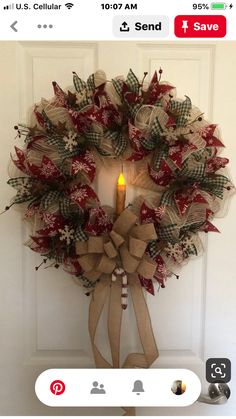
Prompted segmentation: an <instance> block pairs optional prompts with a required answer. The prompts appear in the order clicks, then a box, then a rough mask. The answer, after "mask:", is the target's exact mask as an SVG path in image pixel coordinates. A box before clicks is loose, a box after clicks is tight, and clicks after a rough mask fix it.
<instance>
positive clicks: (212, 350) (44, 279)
mask: <svg viewBox="0 0 236 419" xmlns="http://www.w3.org/2000/svg"><path fill="white" fill-rule="evenodd" d="M0 56H1V66H0V139H1V154H0V158H1V162H0V163H1V164H0V171H1V178H0V179H1V188H0V193H1V206H2V207H4V206H5V205H7V203H8V202H9V199H10V197H11V196H12V190H11V189H10V188H9V187H8V186H7V185H6V181H7V177H8V176H7V166H8V160H9V153H10V151H12V149H13V146H14V144H15V139H14V130H13V126H14V124H15V123H16V122H17V121H24V120H25V116H26V112H27V110H28V108H29V106H30V105H31V104H32V103H33V102H37V101H38V100H40V98H41V97H46V98H47V97H50V96H51V92H52V90H51V81H52V80H56V81H57V82H58V83H59V84H60V85H61V86H62V87H63V86H68V85H70V84H71V75H72V71H77V72H78V73H79V74H80V75H81V76H82V77H86V76H87V75H89V74H90V73H92V72H94V70H95V69H97V68H103V69H105V70H106V72H107V76H108V78H109V77H112V76H114V75H119V74H126V73H127V72H128V70H129V68H130V67H131V68H132V69H133V70H134V72H135V73H136V74H139V75H140V76H141V75H142V74H143V72H144V71H148V72H149V74H151V73H152V72H153V71H154V69H155V68H157V69H158V68H159V67H160V66H161V67H162V68H163V70H164V79H166V80H168V81H171V82H172V83H173V84H175V85H176V86H177V87H178V95H179V96H184V95H185V94H186V95H189V96H190V97H191V98H192V101H193V103H194V104H195V105H197V106H199V107H200V109H202V110H204V111H205V113H206V116H207V117H208V118H209V119H211V120H213V121H214V122H217V123H219V124H220V126H221V129H222V133H223V138H224V141H225V143H226V145H227V149H226V153H225V154H226V156H228V157H230V158H231V165H230V170H231V174H232V177H233V178H234V180H235V181H236V160H235V159H236V157H235V156H236V141H235V132H236V118H235V97H236V83H235V68H236V43H232V42H231V43H230V42H229V43H212V42H211V43H204V44H203V43H195V42H194V43H183V44H178V43H156V42H113V43H112V42H99V43H97V42H94V43H92V42H91V43H90V42H74V43H73V42H72V43H63V42H60V43H51V42H49V43H47V42H34V43H31V42H29V43H28V42H27V43H26V42H24V43H15V42H1V43H0ZM110 174H111V173H109V182H110V184H111V185H115V178H116V176H117V173H115V171H114V173H113V174H112V175H111V177H110ZM105 175H106V174H104V173H103V176H105ZM106 181H107V178H106ZM108 190H109V191H108ZM98 192H99V196H100V198H102V199H103V202H104V203H111V202H112V193H111V190H110V189H109V188H106V187H105V188H104V183H103V182H102V179H100V182H99V185H98ZM110 193H111V194H110ZM133 193H134V192H133V190H132V189H131V188H130V197H132V194H133ZM235 210H236V201H235V199H233V200H232V202H231V205H230V209H229V212H228V215H227V217H226V218H222V219H219V220H217V222H216V223H215V224H216V225H217V227H218V228H219V229H220V230H221V231H222V233H221V234H213V233H212V234H211V235H209V239H208V243H206V242H205V244H204V245H205V248H206V252H205V254H204V256H203V257H201V258H198V259H197V260H195V261H192V262H191V263H189V264H188V265H187V266H186V267H185V268H184V269H183V270H182V272H181V278H180V279H179V280H176V279H170V280H169V281H168V284H167V287H166V289H164V290H162V289H161V290H160V292H159V293H157V295H156V296H155V297H152V296H150V297H149V296H148V305H149V308H150V313H151V317H152V322H153V328H154V331H155V335H156V339H157V343H158V347H159V349H160V358H159V359H158V360H157V361H156V363H155V366H157V367H158V366H159V367H164V366H166V367H172V366H173V367H187V368H190V369H192V370H193V371H196V372H197V373H198V374H199V375H200V376H201V378H202V379H203V381H204V361H205V360H206V359H207V358H209V357H214V356H215V357H228V358H231V360H232V364H233V380H232V382H231V388H233V384H234V387H235V385H236V378H235V365H234V363H233V361H234V359H235V356H236V340H235V323H236V304H235V297H236V275H235V269H234V260H235V240H234V237H235V236H236V222H235V217H234V214H235ZM24 238H25V229H24V227H23V226H22V223H21V221H20V214H19V213H18V212H16V211H14V210H11V211H9V212H8V213H7V214H4V215H2V216H1V217H0V240H1V255H0V257H1V265H0V266H1V280H0V296H1V297H0V301H1V304H0V338H1V346H0V351H1V352H0V353H1V356H0V414H1V415H57V414H60V415H82V414H84V415H93V414H96V415H97V414H104V415H109V414H110V415H112V414H116V415H119V414H121V410H120V409H119V408H114V409H113V408H104V409H91V408H86V409H74V408H73V409H68V408H67V409H61V408H60V409H56V408H55V409H52V408H48V407H46V406H43V405H42V404H41V403H40V402H39V401H38V400H37V399H36V396H35V394H34V382H35V379H36V377H37V375H38V374H39V373H40V372H41V371H43V370H44V369H46V368H50V367H59V368H60V367H81V368H83V367H92V366H93V359H92V356H91V349H90V342H89V336H88V331H87V318H88V316H87V313H88V303H89V301H88V298H87V297H86V296H84V295H83V292H82V290H81V289H80V288H79V287H78V286H77V285H76V284H75V283H74V282H73V280H72V279H71V278H70V277H69V276H68V275H66V274H65V273H64V272H63V271H61V272H59V271H54V270H50V269H48V270H43V269H42V270H39V271H38V272H37V273H36V272H35V270H34V266H35V265H36V264H37V263H38V262H39V257H38V256H37V255H36V256H35V255H34V254H33V253H32V252H30V251H29V250H28V249H26V248H24V247H23V246H22V242H23V241H24ZM124 323H125V327H124V330H123V347H124V349H125V350H126V351H128V350H133V349H135V347H136V345H137V341H136V337H135V327H134V318H133V314H132V313H131V310H130V312H127V313H125V320H124ZM104 324H105V323H104ZM128 327H129V328H128ZM100 343H101V346H102V347H103V348H104V350H105V346H106V342H105V327H104V332H102V333H101V336H100ZM206 388H207V385H206ZM235 411H236V395H235V392H233V394H232V397H231V398H230V400H229V401H228V403H227V404H225V405H222V406H209V405H206V404H200V403H195V404H194V405H193V406H191V407H188V408H184V409H183V408H179V409H168V408H161V409H160V408H139V409H137V414H140V415H141V414H143V415H148V414H152V415H172V414H175V415H220V414H222V415H227V414H228V415H230V414H231V415H232V414H234V413H235Z"/></svg>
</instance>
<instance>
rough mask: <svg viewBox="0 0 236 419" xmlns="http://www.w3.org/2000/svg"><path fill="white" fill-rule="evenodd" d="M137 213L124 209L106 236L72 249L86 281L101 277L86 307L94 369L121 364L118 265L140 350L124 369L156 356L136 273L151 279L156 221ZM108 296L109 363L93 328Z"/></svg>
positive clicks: (144, 364)
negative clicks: (146, 220) (115, 275)
mask: <svg viewBox="0 0 236 419" xmlns="http://www.w3.org/2000/svg"><path fill="white" fill-rule="evenodd" d="M137 221H138V218H137V217H136V215H135V214H134V213H132V212H131V211H130V210H128V209H126V210H125V211H123V212H122V214H121V215H120V216H119V218H118V219H117V220H116V221H115V223H114V225H113V229H112V231H111V232H110V234H109V235H107V236H105V237H104V236H99V237H94V236H93V237H89V240H88V241H87V242H77V244H76V252H77V254H78V256H79V258H78V259H79V263H80V265H81V267H82V269H83V270H84V274H83V275H84V276H86V277H87V278H88V279H90V280H94V281H95V280H96V279H98V278H100V281H99V283H98V284H97V285H96V287H95V290H94V293H93V295H92V298H91V302H90V308H89V334H90V338H91V343H92V349H93V354H94V359H95V364H96V367H97V368H119V367H120V334H121V322H122V312H123V310H122V307H121V296H122V283H121V281H115V282H113V281H112V280H111V277H112V272H114V270H115V269H117V268H119V267H122V269H124V271H125V272H126V273H127V276H128V285H129V289H130V293H131V298H132V302H133V308H134V312H135V317H136V322H137V329H138V333H139V338H140V341H141V344H142V347H143V353H131V354H128V355H127V357H126V359H125V361H124V363H123V364H122V368H148V367H150V366H151V364H152V363H153V362H154V361H155V359H156V358H157V357H158V349H157V346H156V342H155V338H154V334H153V330H152V325H151V319H150V316H149V312H148V307H147V304H146V300H145V297H144V294H143V291H142V287H141V284H140V281H139V279H138V274H140V275H143V276H144V277H145V278H153V276H154V274H155V271H156V263H155V262H154V261H153V260H152V259H151V258H149V257H148V256H147V255H146V254H145V251H146V247H147V243H148V241H149V240H155V239H156V238H157V235H156V231H155V228H154V225H153V224H152V223H150V224H143V225H137ZM107 300H108V306H109V308H108V338H109V342H110V348H111V356H112V363H110V362H108V361H107V360H106V359H105V357H104V356H103V355H102V353H101V352H100V350H99V348H98V347H97V344H96V343H95V339H96V334H97V328H98V324H99V320H100V317H101V314H102V312H103V309H104V306H105V303H106V301H107ZM123 409H124V411H125V415H128V416H133V415H135V408H129V407H124V408H123Z"/></svg>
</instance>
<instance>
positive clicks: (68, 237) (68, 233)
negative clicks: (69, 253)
mask: <svg viewBox="0 0 236 419" xmlns="http://www.w3.org/2000/svg"><path fill="white" fill-rule="evenodd" d="M59 233H60V234H61V235H60V240H61V241H64V240H65V241H66V244H67V246H69V245H70V244H71V242H72V241H73V240H74V238H75V234H74V233H75V230H74V229H73V228H71V229H70V228H69V226H67V225H66V226H65V227H64V229H62V228H60V229H59Z"/></svg>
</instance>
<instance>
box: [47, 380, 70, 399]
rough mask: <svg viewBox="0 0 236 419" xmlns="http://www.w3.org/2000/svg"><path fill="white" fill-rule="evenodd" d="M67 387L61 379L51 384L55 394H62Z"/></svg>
mask: <svg viewBox="0 0 236 419" xmlns="http://www.w3.org/2000/svg"><path fill="white" fill-rule="evenodd" d="M65 389H66V386H65V384H64V383H63V381H61V380H55V381H53V382H52V383H51V385H50V390H51V392H52V393H53V394H55V396H60V395H61V394H63V393H64V391H65Z"/></svg>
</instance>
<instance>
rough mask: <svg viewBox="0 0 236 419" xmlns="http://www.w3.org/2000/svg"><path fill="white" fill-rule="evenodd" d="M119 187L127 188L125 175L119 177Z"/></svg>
mask: <svg viewBox="0 0 236 419" xmlns="http://www.w3.org/2000/svg"><path fill="white" fill-rule="evenodd" d="M117 185H119V186H125V185H126V182H125V178H124V175H123V173H120V175H119V177H118V181H117Z"/></svg>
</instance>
